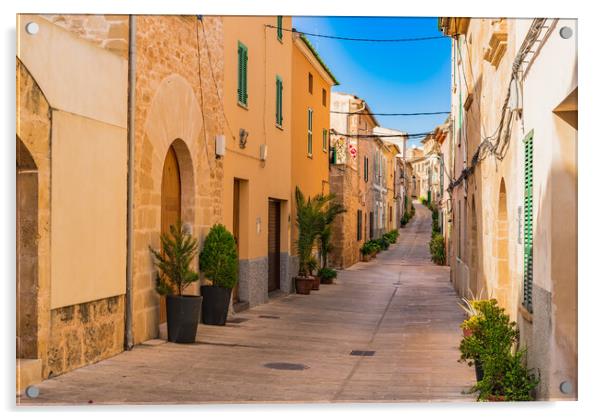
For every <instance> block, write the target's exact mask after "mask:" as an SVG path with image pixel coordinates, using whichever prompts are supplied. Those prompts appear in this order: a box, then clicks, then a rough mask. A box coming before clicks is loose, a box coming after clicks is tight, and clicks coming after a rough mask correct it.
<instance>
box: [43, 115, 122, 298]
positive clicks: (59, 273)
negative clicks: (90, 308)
mask: <svg viewBox="0 0 602 420" xmlns="http://www.w3.org/2000/svg"><path fill="white" fill-rule="evenodd" d="M52 139H53V141H52V187H51V188H52V205H53V208H54V209H55V211H53V212H52V220H51V224H52V235H51V241H52V249H51V255H52V288H51V293H50V296H51V307H52V308H59V307H63V306H68V305H72V304H75V303H82V302H88V301H91V300H97V299H100V298H105V297H110V296H115V295H120V294H123V293H125V279H124V272H125V255H126V229H125V219H126V201H125V197H127V191H126V182H125V180H126V178H127V143H126V130H125V129H124V128H121V127H116V126H114V125H109V124H104V123H102V122H99V121H95V120H92V119H89V118H85V117H81V116H79V115H74V114H71V113H68V112H62V111H54V112H53V120H52Z"/></svg>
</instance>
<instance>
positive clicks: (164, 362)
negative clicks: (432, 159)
mask: <svg viewBox="0 0 602 420" xmlns="http://www.w3.org/2000/svg"><path fill="white" fill-rule="evenodd" d="M415 206H416V216H415V218H414V219H413V220H412V221H411V222H410V223H409V224H408V226H407V227H406V228H405V229H403V230H402V231H401V235H400V239H399V241H398V243H397V244H395V245H393V246H391V248H390V249H389V250H388V251H385V252H382V253H381V254H379V255H378V257H377V258H376V259H374V260H372V261H370V262H369V263H358V264H356V265H354V266H353V267H351V268H350V269H348V270H345V271H342V272H339V278H338V279H337V281H336V284H333V285H322V286H321V288H320V290H319V291H312V293H311V295H310V296H302V295H290V296H286V297H283V298H279V299H275V300H273V301H272V302H270V303H268V304H265V305H260V306H258V307H255V308H252V309H250V310H248V311H246V312H243V313H241V314H238V315H237V317H236V318H235V319H234V320H232V321H233V322H229V324H228V325H227V326H226V327H210V326H205V325H199V331H198V338H197V340H198V341H197V343H196V344H195V345H178V344H173V343H163V342H161V344H144V345H139V346H136V347H135V348H134V350H133V351H130V352H124V353H121V354H120V355H118V356H116V357H113V358H111V359H108V360H105V361H102V362H99V363H97V364H94V365H90V366H87V367H84V368H81V369H77V370H75V371H72V372H70V373H67V374H64V375H62V376H59V377H56V378H52V379H49V380H46V381H44V382H43V383H42V384H40V386H39V389H40V396H39V397H38V398H37V399H35V400H29V399H27V398H23V399H22V400H21V401H20V402H19V403H21V404H87V403H94V404H97V403H98V404H123V403H133V404H136V403H145V402H149V401H152V402H153V403H162V404H172V403H193V404H194V403H219V402H305V401H306V402H351V401H356V402H357V401H365V402H369V401H374V402H387V401H388V402H396V401H473V400H474V398H473V397H472V396H470V395H464V394H463V391H465V390H467V389H468V388H469V387H470V385H471V384H472V383H473V381H474V371H473V370H472V369H471V368H469V367H467V366H466V365H462V364H459V363H458V362H457V359H458V356H459V353H458V349H457V346H458V344H459V341H460V331H459V329H458V325H459V323H460V322H461V321H462V312H461V309H460V308H459V307H458V305H457V302H458V298H457V297H456V294H455V292H454V290H453V289H452V287H451V285H450V283H449V268H448V267H439V266H435V265H434V264H432V263H431V262H430V255H429V251H428V240H429V238H430V222H431V220H430V219H431V218H430V212H429V211H428V210H427V209H426V208H425V207H423V206H422V205H420V204H418V203H416V204H415ZM155 341H158V340H155ZM353 350H365V351H373V352H374V354H373V355H372V356H369V355H359V356H355V355H351V354H350V353H351V352H352V351H353ZM269 363H290V364H293V365H291V366H289V367H292V368H296V369H295V370H290V369H289V370H279V369H273V368H269V367H266V364H269ZM298 365H302V366H298Z"/></svg>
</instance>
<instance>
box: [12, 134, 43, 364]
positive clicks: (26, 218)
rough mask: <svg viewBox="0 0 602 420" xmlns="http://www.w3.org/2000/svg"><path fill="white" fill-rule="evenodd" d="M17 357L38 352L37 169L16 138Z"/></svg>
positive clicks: (32, 355)
mask: <svg viewBox="0 0 602 420" xmlns="http://www.w3.org/2000/svg"><path fill="white" fill-rule="evenodd" d="M16 152H17V173H16V180H17V343H16V344H17V358H19V359H36V358H37V353H38V348H37V347H38V325H37V324H38V310H37V302H38V296H37V290H38V168H37V166H36V164H35V162H34V160H33V157H32V156H31V153H29V150H28V149H27V147H26V146H25V145H24V144H23V142H22V141H21V139H19V137H17V148H16Z"/></svg>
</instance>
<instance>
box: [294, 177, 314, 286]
mask: <svg viewBox="0 0 602 420" xmlns="http://www.w3.org/2000/svg"><path fill="white" fill-rule="evenodd" d="M295 202H296V207H297V216H296V221H295V222H296V223H297V231H298V237H297V240H296V242H297V256H298V257H299V272H298V275H297V276H295V277H294V280H295V290H296V292H297V294H301V295H309V294H310V292H311V289H312V286H313V282H314V279H313V277H311V272H310V260H311V258H312V250H313V247H314V241H315V239H316V237H317V235H318V234H319V232H320V215H319V209H318V207H317V205H316V203H315V200H313V199H312V198H311V197H307V199H305V197H304V196H303V193H302V192H301V190H300V189H299V187H296V189H295Z"/></svg>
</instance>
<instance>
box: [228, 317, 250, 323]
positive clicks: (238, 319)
mask: <svg viewBox="0 0 602 420" xmlns="http://www.w3.org/2000/svg"><path fill="white" fill-rule="evenodd" d="M248 320H249V318H232V319H229V320H228V322H229V323H230V324H240V323H241V322H245V321H248Z"/></svg>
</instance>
